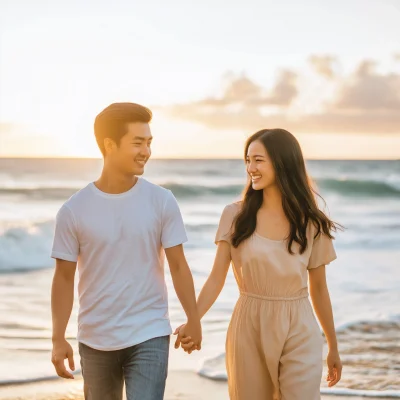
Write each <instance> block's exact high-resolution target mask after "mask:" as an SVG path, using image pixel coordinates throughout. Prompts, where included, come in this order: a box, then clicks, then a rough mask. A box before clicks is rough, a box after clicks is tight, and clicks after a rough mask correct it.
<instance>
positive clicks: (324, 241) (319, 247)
mask: <svg viewBox="0 0 400 400" xmlns="http://www.w3.org/2000/svg"><path fill="white" fill-rule="evenodd" d="M335 259H336V252H335V248H334V247H333V241H332V239H331V238H330V237H328V236H327V235H325V234H324V233H322V232H321V233H320V234H319V235H318V236H317V237H316V238H315V239H314V242H313V245H312V249H311V255H310V259H309V262H308V266H307V269H313V268H318V267H320V266H322V265H328V264H329V263H330V262H332V261H333V260H335Z"/></svg>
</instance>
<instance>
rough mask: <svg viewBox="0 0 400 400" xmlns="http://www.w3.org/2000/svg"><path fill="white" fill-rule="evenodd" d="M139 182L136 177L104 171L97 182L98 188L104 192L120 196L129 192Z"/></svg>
mask: <svg viewBox="0 0 400 400" xmlns="http://www.w3.org/2000/svg"><path fill="white" fill-rule="evenodd" d="M137 181H138V178H137V176H135V175H126V174H121V173H116V172H114V171H113V172H111V171H107V170H105V169H103V171H102V173H101V175H100V178H99V179H98V180H97V181H96V182H95V185H96V187H97V188H98V189H99V190H101V191H102V192H105V193H109V194H119V193H124V192H127V191H128V190H130V189H132V187H133V186H135V185H136V182H137Z"/></svg>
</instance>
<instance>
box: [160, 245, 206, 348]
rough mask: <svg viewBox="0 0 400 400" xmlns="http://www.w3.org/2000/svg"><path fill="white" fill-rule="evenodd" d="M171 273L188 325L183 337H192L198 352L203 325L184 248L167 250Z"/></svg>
mask: <svg viewBox="0 0 400 400" xmlns="http://www.w3.org/2000/svg"><path fill="white" fill-rule="evenodd" d="M165 254H166V256H167V259H168V264H169V268H170V271H171V276H172V281H173V284H174V288H175V292H176V294H177V296H178V298H179V301H180V302H181V304H182V307H183V309H184V310H185V313H186V316H187V320H188V322H187V324H186V326H185V328H184V330H182V332H181V336H190V337H191V338H192V343H193V345H194V346H196V348H197V350H200V349H201V340H202V333H201V324H200V318H199V314H198V311H197V306H196V293H195V290H194V284H193V277H192V273H191V272H190V269H189V266H188V264H187V261H186V258H185V254H184V252H183V246H182V245H178V246H173V247H170V248H167V249H165Z"/></svg>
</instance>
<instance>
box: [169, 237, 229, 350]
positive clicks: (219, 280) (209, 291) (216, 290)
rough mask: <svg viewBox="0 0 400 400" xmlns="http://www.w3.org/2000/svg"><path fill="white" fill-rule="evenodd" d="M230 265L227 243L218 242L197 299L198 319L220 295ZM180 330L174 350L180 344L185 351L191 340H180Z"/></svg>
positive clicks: (178, 330)
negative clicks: (210, 266) (210, 269)
mask: <svg viewBox="0 0 400 400" xmlns="http://www.w3.org/2000/svg"><path fill="white" fill-rule="evenodd" d="M230 263H231V250H230V245H229V243H228V242H225V241H220V242H218V247H217V253H216V255H215V260H214V265H213V268H212V271H211V273H210V276H209V277H208V279H207V281H206V283H205V284H204V286H203V288H202V290H201V292H200V295H199V297H198V299H197V312H198V315H199V317H200V319H201V318H203V316H204V315H205V314H206V313H207V311H208V310H209V309H210V308H211V306H212V305H213V304H214V303H215V301H216V300H217V298H218V296H219V294H220V293H221V290H222V288H223V287H224V284H225V280H226V275H227V273H228V270H229V265H230ZM181 328H182V326H180V327H179V328H177V329H176V330H175V333H174V334H175V335H176V334H178V337H177V339H176V342H175V348H178V347H179V345H180V344H181V342H182V347H183V348H184V349H185V350H188V349H190V348H191V347H192V346H191V342H190V339H191V338H190V337H185V339H184V340H182V339H183V336H182V335H181V332H182V331H183V330H182V329H181Z"/></svg>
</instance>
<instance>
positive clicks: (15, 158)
mask: <svg viewBox="0 0 400 400" xmlns="http://www.w3.org/2000/svg"><path fill="white" fill-rule="evenodd" d="M1 159H10V160H102V157H101V156H99V157H82V156H12V155H11V156H1V155H0V160H1ZM151 160H171V161H179V160H182V161H191V160H193V161H196V160H197V161H207V160H215V161H218V160H228V161H229V160H232V161H233V160H243V158H240V157H151ZM304 160H305V161H400V157H399V158H314V157H310V158H308V157H304Z"/></svg>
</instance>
